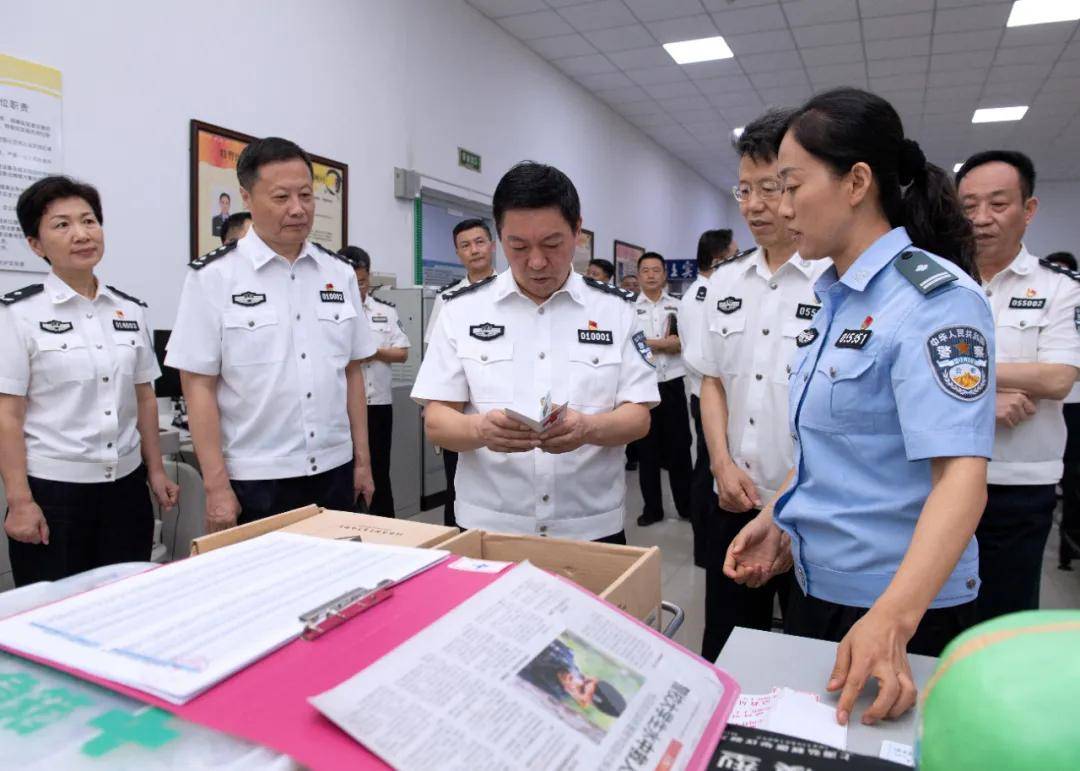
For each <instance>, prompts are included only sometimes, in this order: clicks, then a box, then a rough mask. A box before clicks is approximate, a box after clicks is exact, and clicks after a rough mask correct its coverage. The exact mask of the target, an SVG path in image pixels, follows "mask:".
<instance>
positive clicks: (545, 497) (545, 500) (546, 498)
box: [540, 495, 551, 503]
mask: <svg viewBox="0 0 1080 771" xmlns="http://www.w3.org/2000/svg"><path fill="white" fill-rule="evenodd" d="M549 498H551V496H550V495H544V496H542V497H541V498H540V500H542V501H543V502H544V503H547V502H548V499H549Z"/></svg>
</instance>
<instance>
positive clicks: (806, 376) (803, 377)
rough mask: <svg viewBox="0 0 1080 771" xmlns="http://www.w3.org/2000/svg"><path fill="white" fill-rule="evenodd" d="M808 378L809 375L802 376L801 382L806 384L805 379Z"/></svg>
mask: <svg viewBox="0 0 1080 771" xmlns="http://www.w3.org/2000/svg"><path fill="white" fill-rule="evenodd" d="M808 377H810V376H809V375H803V376H802V381H803V382H804V383H805V382H806V379H807V378H808Z"/></svg>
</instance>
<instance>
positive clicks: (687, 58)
mask: <svg viewBox="0 0 1080 771" xmlns="http://www.w3.org/2000/svg"><path fill="white" fill-rule="evenodd" d="M664 50H665V51H667V52H668V54H670V55H671V58H672V59H674V60H675V63H676V64H695V63H696V62H711V61H715V60H717V59H731V58H732V57H734V56H735V54H733V53H732V52H731V48H729V47H728V44H727V43H726V42H725V41H724V38H723V36H721V35H717V36H716V37H703V38H698V39H697V40H682V41H679V42H678V43H664Z"/></svg>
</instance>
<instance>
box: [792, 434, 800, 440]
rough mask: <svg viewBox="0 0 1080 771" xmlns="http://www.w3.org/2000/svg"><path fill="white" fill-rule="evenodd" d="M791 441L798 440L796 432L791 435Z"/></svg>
mask: <svg viewBox="0 0 1080 771" xmlns="http://www.w3.org/2000/svg"><path fill="white" fill-rule="evenodd" d="M791 441H793V442H797V441H799V435H798V434H792V435H791Z"/></svg>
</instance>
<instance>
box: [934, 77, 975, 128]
mask: <svg viewBox="0 0 1080 771" xmlns="http://www.w3.org/2000/svg"><path fill="white" fill-rule="evenodd" d="M926 98H927V100H934V101H940V102H949V101H951V102H954V103H955V102H959V101H963V102H964V103H965V104H966V103H967V102H968V101H974V102H977V101H978V100H979V89H978V88H972V87H971V86H970V85H969V84H967V83H959V84H956V85H953V84H952V83H940V84H938V83H932V84H931V85H930V86H929V87H928V88H927V89H926ZM958 109H960V108H959V107H954V108H953V110H954V111H955V110H958ZM968 119H969V120H970V119H971V116H970V115H969V116H968Z"/></svg>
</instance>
